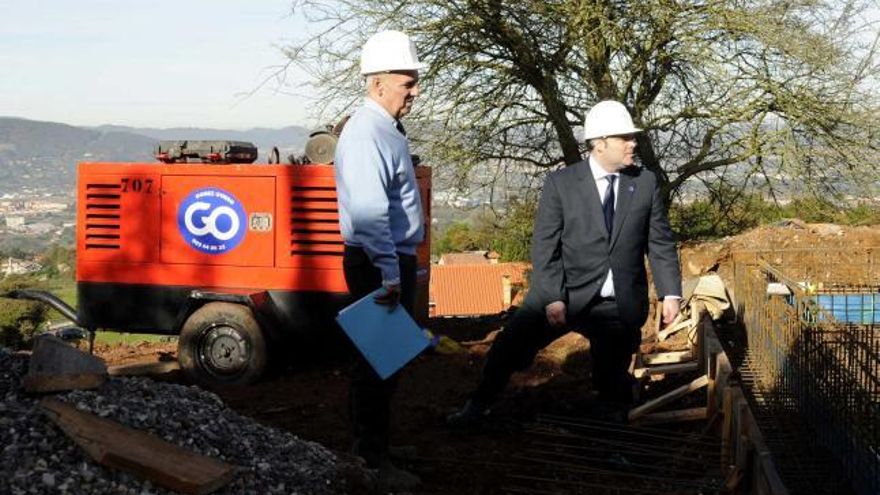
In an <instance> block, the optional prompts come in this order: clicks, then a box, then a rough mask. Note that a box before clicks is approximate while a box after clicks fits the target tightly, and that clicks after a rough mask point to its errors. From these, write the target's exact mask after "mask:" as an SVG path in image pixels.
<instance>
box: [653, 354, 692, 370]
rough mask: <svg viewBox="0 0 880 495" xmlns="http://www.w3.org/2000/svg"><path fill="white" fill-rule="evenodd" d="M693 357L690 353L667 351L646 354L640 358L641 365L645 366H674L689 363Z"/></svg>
mask: <svg viewBox="0 0 880 495" xmlns="http://www.w3.org/2000/svg"><path fill="white" fill-rule="evenodd" d="M693 357H694V355H693V353H692V352H691V351H669V352H658V353H655V354H646V355H644V356H642V363H643V364H644V365H647V366H652V365H657V364H674V363H682V362H685V361H690V360H692V359H693Z"/></svg>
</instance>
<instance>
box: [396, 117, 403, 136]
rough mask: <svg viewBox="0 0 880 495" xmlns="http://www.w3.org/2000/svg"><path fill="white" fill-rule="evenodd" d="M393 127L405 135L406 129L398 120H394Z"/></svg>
mask: <svg viewBox="0 0 880 495" xmlns="http://www.w3.org/2000/svg"><path fill="white" fill-rule="evenodd" d="M394 127H396V128H397V130H398V132H400V133H401V134H403V135H404V136H406V129H404V128H403V124H401V123H400V121H399V120H395V121H394Z"/></svg>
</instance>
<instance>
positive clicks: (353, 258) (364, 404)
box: [342, 246, 416, 467]
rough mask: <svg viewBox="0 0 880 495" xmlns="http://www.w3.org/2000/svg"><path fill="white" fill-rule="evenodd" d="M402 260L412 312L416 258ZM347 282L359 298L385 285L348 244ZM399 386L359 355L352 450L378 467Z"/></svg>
mask: <svg viewBox="0 0 880 495" xmlns="http://www.w3.org/2000/svg"><path fill="white" fill-rule="evenodd" d="M397 256H398V259H399V260H400V289H401V290H400V304H401V305H402V306H403V307H404V309H406V310H407V311H408V312H409V313H410V314H413V306H414V305H415V300H416V257H415V256H412V255H407V254H400V253H398V255H397ZM342 267H343V272H344V274H345V283H346V284H347V285H348V291H349V292H350V293H351V295H352V296H354V298H355V299H360V298H362V297H364V296H366V295H367V294H369V293H371V292H373V291H375V290H376V289H378V288H379V287H381V286H382V274H381V272H380V271H379V269H378V268H376V267H375V266H373V264H372V263H371V262H370V258H369V257H368V256H367V254H366V253H365V252H364V250H363V249H362V248H357V247H351V246H345V254H344V255H343V258H342ZM396 388H397V375H393V376H390V377H388V378H387V379H386V380H382V379H381V378H379V375H377V374H376V372H375V371H373V368H372V367H371V366H370V364H369V363H368V362H367V361H366V360H365V359H364V358H363V357H362V356H361V355H360V354H357V357H356V358H355V363H354V365H353V366H352V370H351V385H350V388H349V396H348V398H349V402H348V405H349V421H350V422H351V424H350V427H351V432H352V436H353V444H352V453H354V454H355V455H358V456H361V457H363V458H364V459H365V460H366V461H367V465H369V466H370V467H378V466H379V465H380V464H381V463H382V462H383V461H384V460H385V459H386V458H387V456H388V444H389V437H390V433H391V397H392V396H393V395H394V390H395V389H396Z"/></svg>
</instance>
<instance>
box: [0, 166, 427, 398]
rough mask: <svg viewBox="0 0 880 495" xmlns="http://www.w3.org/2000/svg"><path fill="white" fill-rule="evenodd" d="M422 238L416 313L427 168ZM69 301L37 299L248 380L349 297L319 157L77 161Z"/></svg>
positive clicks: (421, 171) (323, 327)
mask: <svg viewBox="0 0 880 495" xmlns="http://www.w3.org/2000/svg"><path fill="white" fill-rule="evenodd" d="M416 176H417V178H418V181H419V186H420V189H421V197H422V201H423V202H424V210H425V232H426V240H425V241H424V242H423V243H422V245H421V246H419V249H418V260H419V299H418V301H419V303H418V311H417V312H418V313H421V314H416V315H414V316H415V317H416V319H417V320H418V319H420V318H421V319H424V318H426V317H427V306H428V304H427V303H428V278H429V269H430V268H429V267H430V264H429V263H430V247H429V246H430V241H429V238H428V235H427V234H428V233H429V232H430V204H431V201H430V198H431V170H430V168H428V167H417V169H416ZM76 251H77V252H76V254H77V256H76V260H77V263H76V264H77V267H76V280H77V293H78V307H77V308H76V309H75V310H74V309H73V308H70V307H69V306H68V307H65V306H66V305H65V304H64V303H63V302H61V301H60V300H58V299H57V298H55V297H54V296H52V295H51V294H46V293H37V291H18V292H17V293H15V294H10V296H11V297H20V298H30V299H38V300H41V301H43V302H46V303H49V304H51V305H52V306H53V307H56V309H59V310H60V311H61V312H62V313H63V314H65V316H67V317H68V318H70V319H72V320H73V321H75V322H76V323H77V324H78V325H79V326H81V327H83V328H86V329H89V330H94V329H112V330H118V331H127V332H140V333H157V334H168V335H179V337H180V338H179V346H178V359H179V361H180V364H181V367H182V369H183V370H184V371H185V372H186V373H187V374H188V375H189V376H190V377H192V378H193V379H195V380H197V381H199V382H203V383H205V382H207V383H211V382H213V383H235V384H241V383H248V382H251V381H253V380H255V379H256V378H258V377H259V376H260V375H261V374H262V373H263V371H264V370H265V368H266V365H267V361H268V349H269V348H270V346H271V343H273V342H276V341H279V340H281V339H282V338H287V337H294V338H295V337H296V336H305V335H306V334H308V333H309V332H314V331H319V332H320V331H327V330H330V329H333V328H335V322H334V317H335V316H336V314H337V312H338V311H339V309H341V308H342V307H344V306H345V305H347V304H348V303H350V302H351V301H350V298H349V296H348V294H347V289H346V285H345V280H344V278H343V273H342V252H343V244H342V237H341V235H340V233H339V223H338V213H337V203H336V188H335V179H334V171H333V166H332V165H315V164H310V165H279V164H274V165H273V164H250V163H247V164H241V163H236V164H230V163H80V164H79V166H78V171H77V244H76Z"/></svg>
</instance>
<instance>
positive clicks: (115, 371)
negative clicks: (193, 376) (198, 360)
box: [107, 361, 180, 376]
mask: <svg viewBox="0 0 880 495" xmlns="http://www.w3.org/2000/svg"><path fill="white" fill-rule="evenodd" d="M179 369H180V363H178V362H177V361H155V362H151V363H130V364H120V365H116V366H110V367H108V368H107V373H108V374H109V375H110V376H143V375H161V374H164V373H170V372H172V371H177V370H179Z"/></svg>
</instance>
